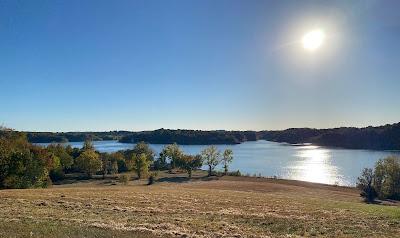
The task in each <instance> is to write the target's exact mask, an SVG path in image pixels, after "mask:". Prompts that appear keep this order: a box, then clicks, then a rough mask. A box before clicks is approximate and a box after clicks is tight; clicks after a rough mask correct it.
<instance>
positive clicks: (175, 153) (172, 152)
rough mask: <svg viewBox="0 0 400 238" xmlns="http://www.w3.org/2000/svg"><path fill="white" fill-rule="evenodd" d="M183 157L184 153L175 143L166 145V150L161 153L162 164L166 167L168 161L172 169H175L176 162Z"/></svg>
mask: <svg viewBox="0 0 400 238" xmlns="http://www.w3.org/2000/svg"><path fill="white" fill-rule="evenodd" d="M182 156H183V151H182V150H181V148H179V145H178V144H176V143H174V144H170V145H166V146H165V147H164V149H163V150H162V151H161V153H160V162H161V163H160V164H161V165H163V164H164V165H166V163H167V159H169V162H170V168H171V169H174V168H175V167H176V161H177V160H179V159H180V157H182Z"/></svg>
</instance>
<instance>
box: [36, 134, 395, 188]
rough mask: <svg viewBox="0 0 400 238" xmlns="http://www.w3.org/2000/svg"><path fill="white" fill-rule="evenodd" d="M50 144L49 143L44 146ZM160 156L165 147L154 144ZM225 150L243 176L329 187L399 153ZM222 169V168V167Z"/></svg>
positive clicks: (99, 144) (115, 146)
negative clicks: (324, 184)
mask: <svg viewBox="0 0 400 238" xmlns="http://www.w3.org/2000/svg"><path fill="white" fill-rule="evenodd" d="M69 144H71V146H72V147H79V148H80V147H82V145H83V142H71V143H69ZM93 144H94V146H95V148H96V149H97V150H98V151H100V152H115V151H118V150H126V149H131V148H133V146H134V144H127V143H119V142H118V141H94V142H93ZM42 145H47V144H45V143H44V144H42ZM150 147H151V148H152V149H153V150H154V151H155V152H156V154H157V155H158V153H159V152H160V151H161V150H162V148H163V147H164V145H157V144H150ZM205 147H206V146H205V145H182V146H181V148H182V149H183V150H184V151H185V152H186V153H189V154H197V153H200V151H201V150H202V149H204V148H205ZM217 147H218V149H220V150H221V151H222V150H224V149H227V148H230V149H232V150H233V155H234V159H233V162H232V164H231V165H230V170H232V171H235V170H240V171H241V173H242V174H247V173H248V174H251V175H253V174H257V175H258V174H261V175H262V176H277V177H279V178H285V179H294V180H302V181H309V182H317V183H326V184H338V185H346V186H354V185H355V183H356V181H357V177H358V176H359V175H360V172H361V170H362V169H363V168H365V167H373V166H374V164H375V162H376V161H377V160H378V159H380V158H384V157H386V156H388V155H391V154H396V155H400V152H398V151H392V152H390V151H370V150H349V149H337V148H327V147H320V146H314V145H288V144H284V143H276V142H269V141H263V140H259V141H251V142H245V143H242V144H238V145H217ZM220 169H221V168H220Z"/></svg>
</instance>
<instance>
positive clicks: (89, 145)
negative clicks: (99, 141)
mask: <svg viewBox="0 0 400 238" xmlns="http://www.w3.org/2000/svg"><path fill="white" fill-rule="evenodd" d="M82 150H83V151H85V150H93V151H94V146H93V143H92V141H91V140H89V139H86V140H85V142H84V143H83V147H82Z"/></svg>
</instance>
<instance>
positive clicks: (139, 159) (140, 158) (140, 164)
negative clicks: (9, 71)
mask: <svg viewBox="0 0 400 238" xmlns="http://www.w3.org/2000/svg"><path fill="white" fill-rule="evenodd" d="M130 163H132V165H131V166H132V168H133V170H134V171H135V172H136V174H137V176H138V178H139V179H141V178H142V177H143V176H144V175H147V174H148V172H149V167H150V161H149V160H148V159H147V156H146V154H139V155H136V154H134V155H133V157H132V159H131V160H130Z"/></svg>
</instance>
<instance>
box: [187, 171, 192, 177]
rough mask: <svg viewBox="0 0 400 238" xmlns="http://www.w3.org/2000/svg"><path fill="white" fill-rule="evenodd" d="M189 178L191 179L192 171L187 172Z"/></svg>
mask: <svg viewBox="0 0 400 238" xmlns="http://www.w3.org/2000/svg"><path fill="white" fill-rule="evenodd" d="M188 175H189V178H192V170H188Z"/></svg>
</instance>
